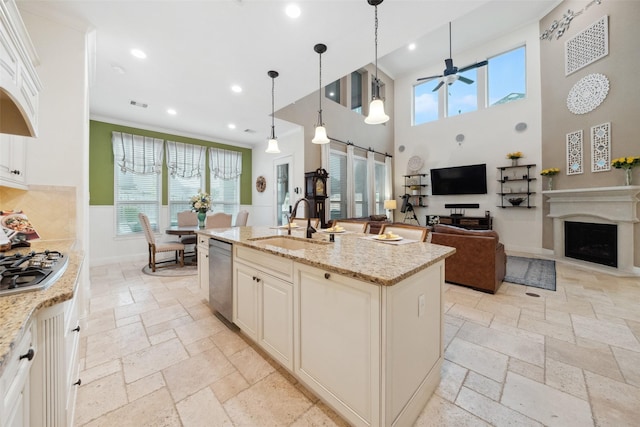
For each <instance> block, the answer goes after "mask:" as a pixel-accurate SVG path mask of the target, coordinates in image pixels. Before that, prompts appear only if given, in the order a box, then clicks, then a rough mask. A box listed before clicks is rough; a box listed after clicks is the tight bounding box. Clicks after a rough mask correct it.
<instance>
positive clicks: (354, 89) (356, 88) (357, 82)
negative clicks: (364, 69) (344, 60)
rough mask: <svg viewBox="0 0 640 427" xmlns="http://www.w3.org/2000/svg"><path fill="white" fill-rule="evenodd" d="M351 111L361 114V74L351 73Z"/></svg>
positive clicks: (358, 72)
mask: <svg viewBox="0 0 640 427" xmlns="http://www.w3.org/2000/svg"><path fill="white" fill-rule="evenodd" d="M351 110H352V111H355V112H356V113H359V114H362V73H361V72H360V71H354V72H353V73H351Z"/></svg>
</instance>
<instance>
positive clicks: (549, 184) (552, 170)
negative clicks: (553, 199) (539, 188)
mask: <svg viewBox="0 0 640 427" xmlns="http://www.w3.org/2000/svg"><path fill="white" fill-rule="evenodd" d="M559 173H560V169H558V168H549V169H542V170H541V171H540V175H542V176H546V177H548V178H549V180H548V181H547V190H549V191H551V190H553V176H554V175H558V174H559Z"/></svg>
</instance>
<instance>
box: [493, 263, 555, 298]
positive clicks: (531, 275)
mask: <svg viewBox="0 0 640 427" xmlns="http://www.w3.org/2000/svg"><path fill="white" fill-rule="evenodd" d="M504 281H505V282H509V283H517V284H520V285H525V286H532V287H534V288H541V289H547V290H550V291H555V290H556V262H555V261H550V260H546V259H537V258H523V257H517V256H507V274H506V276H505V277H504Z"/></svg>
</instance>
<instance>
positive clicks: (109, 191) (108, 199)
mask: <svg viewBox="0 0 640 427" xmlns="http://www.w3.org/2000/svg"><path fill="white" fill-rule="evenodd" d="M113 131H116V132H125V133H130V134H135V135H142V136H150V137H153V138H159V139H167V140H169V141H177V142H183V143H186V144H194V145H204V146H206V147H218V148H224V149H226V150H233V151H239V152H241V153H242V176H241V177H240V204H242V205H250V204H251V190H252V187H251V185H252V182H253V178H252V176H251V169H252V167H251V149H249V148H241V147H234V146H232V145H226V144H218V143H216V142H209V141H204V140H201V139H194V138H187V137H184V136H178V135H171V134H168V133H161V132H154V131H150V130H144V129H138V128H132V127H128V126H120V125H114V124H112V123H104V122H97V121H95V120H91V121H90V126H89V192H90V200H89V204H90V205H94V206H96V205H113V172H114V167H113V149H112V146H111V132H113ZM208 162H209V153H208V152H207V167H206V171H207V172H206V173H207V175H206V186H207V188H206V191H207V192H209V166H208V165H209V163H208ZM168 176H169V174H168V172H167V165H166V163H164V164H163V166H162V204H163V205H166V204H168V202H167V188H168V185H167V179H168Z"/></svg>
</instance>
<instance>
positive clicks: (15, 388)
mask: <svg viewBox="0 0 640 427" xmlns="http://www.w3.org/2000/svg"><path fill="white" fill-rule="evenodd" d="M31 328H32V325H29V327H27V329H26V331H25V333H24V336H23V337H22V338H21V339H20V341H19V342H18V344H17V345H16V347H15V348H14V349H13V354H12V355H11V358H10V359H9V360H8V363H7V367H6V368H5V371H4V373H3V375H2V389H3V390H4V392H5V393H4V396H3V406H4V408H3V411H2V412H3V413H5V414H6V413H7V411H8V410H9V409H11V408H13V407H14V406H15V404H16V400H17V399H19V398H20V394H21V393H22V389H23V387H24V384H25V382H26V381H27V380H28V376H29V370H30V369H31V364H32V363H33V357H32V359H31V360H29V359H28V358H27V357H23V358H22V359H20V356H23V355H27V354H28V352H29V350H30V349H32V350H33V351H34V352H35V347H34V346H33V344H34V342H33V341H34V340H33V332H32V329H31ZM34 357H35V353H34Z"/></svg>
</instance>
